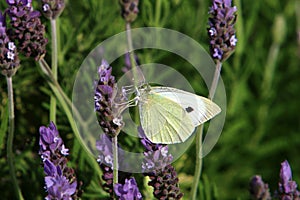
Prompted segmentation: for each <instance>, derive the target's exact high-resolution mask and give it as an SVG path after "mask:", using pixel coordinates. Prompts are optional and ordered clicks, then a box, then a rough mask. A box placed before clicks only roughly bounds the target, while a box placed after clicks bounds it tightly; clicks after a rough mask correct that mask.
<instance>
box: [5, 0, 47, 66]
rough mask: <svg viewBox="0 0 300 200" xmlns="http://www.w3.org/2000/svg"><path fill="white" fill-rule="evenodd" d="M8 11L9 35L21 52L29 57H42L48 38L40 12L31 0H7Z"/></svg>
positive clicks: (36, 58)
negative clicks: (9, 20)
mask: <svg viewBox="0 0 300 200" xmlns="http://www.w3.org/2000/svg"><path fill="white" fill-rule="evenodd" d="M6 2H7V4H8V5H9V8H8V9H7V10H6V13H7V14H8V15H9V17H10V19H11V22H10V24H11V28H10V29H8V35H9V37H10V39H11V40H12V41H16V43H17V44H16V46H17V48H18V51H19V52H20V53H23V54H24V55H25V56H27V57H34V58H35V60H39V59H41V58H42V57H43V56H44V54H45V53H46V44H47V42H48V40H47V39H46V38H45V37H44V33H45V26H44V25H43V24H42V23H41V20H40V19H39V17H40V12H38V11H34V10H33V8H32V5H31V0H6Z"/></svg>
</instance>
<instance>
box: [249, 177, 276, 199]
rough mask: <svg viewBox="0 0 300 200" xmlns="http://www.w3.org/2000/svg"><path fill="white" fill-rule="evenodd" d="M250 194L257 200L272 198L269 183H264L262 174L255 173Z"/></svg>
mask: <svg viewBox="0 0 300 200" xmlns="http://www.w3.org/2000/svg"><path fill="white" fill-rule="evenodd" d="M249 190H250V194H251V196H252V198H253V199H255V200H270V199H271V196H270V192H269V186H268V184H266V183H264V182H263V180H262V178H261V176H259V175H255V176H253V177H252V178H251V181H250V189H249Z"/></svg>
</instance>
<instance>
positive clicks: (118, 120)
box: [94, 60, 123, 137]
mask: <svg viewBox="0 0 300 200" xmlns="http://www.w3.org/2000/svg"><path fill="white" fill-rule="evenodd" d="M111 72H112V67H111V66H109V64H108V63H107V61H105V60H102V63H101V65H100V66H99V68H98V75H99V80H98V82H97V83H96V84H95V96H94V103H95V111H96V115H97V118H98V122H99V125H100V126H101V128H102V130H103V131H104V133H105V134H108V135H109V136H110V137H114V136H116V135H118V134H119V132H120V130H121V128H122V127H123V122H122V117H121V110H122V108H121V107H120V106H118V105H117V104H115V97H116V93H117V86H116V83H115V77H114V76H112V75H111Z"/></svg>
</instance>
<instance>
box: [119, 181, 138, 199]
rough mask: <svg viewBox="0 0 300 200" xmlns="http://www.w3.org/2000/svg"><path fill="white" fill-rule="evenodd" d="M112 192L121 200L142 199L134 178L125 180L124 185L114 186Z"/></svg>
mask: <svg viewBox="0 0 300 200" xmlns="http://www.w3.org/2000/svg"><path fill="white" fill-rule="evenodd" d="M114 191H115V194H116V196H117V197H118V198H119V199H121V200H141V199H143V198H142V194H141V193H140V191H139V189H138V187H137V183H136V181H135V179H134V178H130V179H126V180H125V183H124V184H115V185H114Z"/></svg>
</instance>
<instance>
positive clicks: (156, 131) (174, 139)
mask: <svg viewBox="0 0 300 200" xmlns="http://www.w3.org/2000/svg"><path fill="white" fill-rule="evenodd" d="M144 95H147V96H146V97H144V98H143V99H144V100H143V101H140V102H139V113H140V120H141V125H142V127H143V129H144V132H145V134H146V136H147V138H148V139H149V140H150V141H151V142H153V143H163V144H174V143H179V142H184V141H185V140H187V138H188V137H189V136H191V135H192V133H193V131H194V129H195V126H194V124H193V121H192V119H191V118H190V116H189V115H187V112H186V111H185V110H184V109H183V108H182V107H181V106H180V105H179V104H178V103H176V102H175V101H173V100H172V99H169V98H166V97H164V96H163V95H161V94H160V93H156V92H152V91H150V92H149V93H146V94H144Z"/></svg>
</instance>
